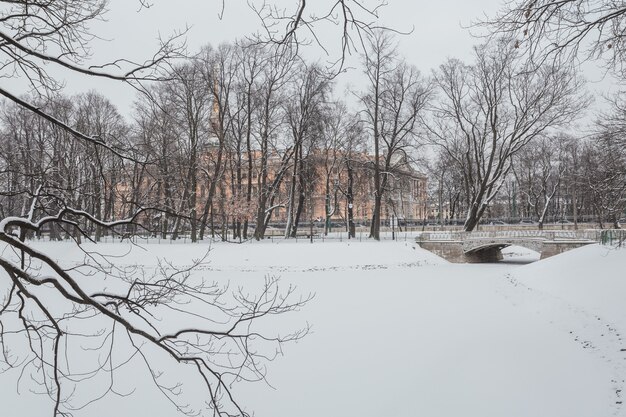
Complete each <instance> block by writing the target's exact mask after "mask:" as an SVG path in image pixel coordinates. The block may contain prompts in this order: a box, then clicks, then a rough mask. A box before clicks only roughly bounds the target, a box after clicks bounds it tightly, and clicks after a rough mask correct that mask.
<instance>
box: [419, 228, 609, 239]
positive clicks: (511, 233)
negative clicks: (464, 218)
mask: <svg viewBox="0 0 626 417" xmlns="http://www.w3.org/2000/svg"><path fill="white" fill-rule="evenodd" d="M481 238H484V239H488V238H489V239H509V238H511V239H524V238H541V239H543V240H562V239H564V240H593V241H599V240H600V233H599V232H598V231H597V230H504V231H488V232H483V231H473V232H456V231H441V232H423V233H422V234H421V235H420V236H418V238H417V240H418V241H424V240H431V241H448V240H454V241H463V240H467V239H481Z"/></svg>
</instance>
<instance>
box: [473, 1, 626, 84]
mask: <svg viewBox="0 0 626 417" xmlns="http://www.w3.org/2000/svg"><path fill="white" fill-rule="evenodd" d="M478 25H479V26H486V27H487V28H488V29H489V30H490V31H491V32H492V33H493V34H495V36H501V35H503V34H504V35H506V36H507V37H510V38H512V39H514V43H513V44H512V45H513V46H514V47H515V48H519V49H520V50H522V51H523V52H524V53H527V54H529V56H530V57H531V58H532V59H533V60H534V62H535V63H537V64H542V63H544V62H545V61H546V60H547V59H556V60H557V61H558V60H563V59H564V58H565V59H566V60H575V61H580V60H586V59H603V60H604V62H605V63H606V64H607V66H608V68H611V69H615V70H617V71H621V72H623V71H624V58H625V57H626V44H625V43H624V39H623V36H622V33H623V32H624V30H625V29H626V4H624V2H622V1H611V0H561V1H552V0H516V1H512V2H508V3H507V4H506V5H505V6H504V7H503V9H502V10H501V11H500V12H499V13H498V14H496V15H495V16H494V17H493V18H488V19H485V20H484V21H482V22H480V23H479V24H478Z"/></svg>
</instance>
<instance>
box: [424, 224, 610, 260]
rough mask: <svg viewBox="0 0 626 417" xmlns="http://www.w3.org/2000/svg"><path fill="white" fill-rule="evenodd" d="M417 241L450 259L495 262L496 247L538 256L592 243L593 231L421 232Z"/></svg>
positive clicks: (595, 238) (595, 235)
mask: <svg viewBox="0 0 626 417" xmlns="http://www.w3.org/2000/svg"><path fill="white" fill-rule="evenodd" d="M416 240H417V243H418V244H419V245H420V246H421V247H422V248H424V249H426V250H429V251H431V252H433V253H435V254H437V255H439V256H441V257H442V258H444V259H447V260H448V261H450V262H456V263H463V262H495V261H498V260H500V259H502V253H501V252H500V250H501V249H502V248H505V247H507V246H513V245H515V246H522V247H525V248H528V249H531V250H534V251H536V252H539V253H540V254H541V259H545V258H548V257H550V256H554V255H558V254H559V253H563V252H565V251H567V250H571V249H575V248H579V247H581V246H585V245H589V244H592V243H596V242H598V241H599V240H600V234H599V233H598V232H597V231H596V230H548V231H544V230H506V231H497V232H496V231H489V232H454V231H442V232H425V233H422V234H421V235H420V236H418V237H417V239H416Z"/></svg>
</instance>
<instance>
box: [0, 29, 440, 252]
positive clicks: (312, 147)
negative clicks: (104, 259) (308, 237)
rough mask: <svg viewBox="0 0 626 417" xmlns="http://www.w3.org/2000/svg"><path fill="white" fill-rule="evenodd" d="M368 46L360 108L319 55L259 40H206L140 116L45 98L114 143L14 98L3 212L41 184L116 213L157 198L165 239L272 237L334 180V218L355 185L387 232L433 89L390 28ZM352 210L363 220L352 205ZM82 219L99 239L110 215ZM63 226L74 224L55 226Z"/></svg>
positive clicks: (153, 216)
mask: <svg viewBox="0 0 626 417" xmlns="http://www.w3.org/2000/svg"><path fill="white" fill-rule="evenodd" d="M369 47H370V51H369V52H370V53H368V54H366V55H364V58H363V63H364V71H365V72H366V74H367V75H368V80H369V85H368V87H367V88H366V89H365V90H364V91H362V92H354V93H355V94H356V95H357V96H358V98H359V102H360V106H362V107H361V108H360V109H357V111H350V110H348V108H347V106H346V105H345V104H344V103H343V102H342V101H341V100H339V99H337V98H336V96H337V93H336V91H334V90H335V85H334V83H333V80H332V74H330V73H328V72H327V71H326V70H325V68H323V67H322V66H320V65H319V64H316V63H308V62H305V61H303V60H302V59H300V58H299V57H298V56H297V55H295V54H294V53H293V52H294V51H292V50H291V49H289V48H284V47H275V46H268V45H258V44H253V43H244V44H240V43H235V44H223V45H220V46H219V47H217V48H212V47H210V46H207V47H205V48H203V49H202V51H201V53H200V54H198V55H197V56H195V57H193V58H192V59H189V60H188V61H187V62H186V63H184V64H181V65H179V66H176V67H175V68H173V70H172V71H171V72H170V73H169V74H168V80H167V81H164V82H161V83H158V84H156V85H154V86H151V87H149V88H146V90H145V93H144V94H141V95H138V97H137V100H136V102H135V104H134V107H133V114H132V120H128V119H125V118H123V117H121V116H120V114H119V113H118V111H117V110H116V109H115V107H114V106H113V105H112V104H111V103H110V102H109V101H108V100H107V99H106V97H104V96H103V95H100V94H98V93H96V92H90V93H87V94H81V95H78V96H76V97H64V96H62V95H57V96H55V98H53V99H51V100H48V101H34V99H33V102H35V103H36V106H37V107H39V108H43V109H46V111H47V112H48V113H49V114H52V115H54V116H55V118H56V119H58V120H61V121H62V122H63V123H65V124H67V125H68V126H71V127H72V128H74V129H76V130H80V131H82V132H86V134H88V135H90V136H93V137H96V138H102V139H103V140H106V142H107V144H108V145H109V148H107V149H100V148H99V146H98V144H83V143H76V142H75V141H74V138H73V136H72V134H71V132H68V131H66V130H64V129H62V128H60V127H58V126H55V125H54V123H51V122H48V121H46V120H40V119H38V118H37V116H36V115H33V114H32V113H31V112H29V111H28V110H26V109H23V108H22V107H20V106H18V105H16V104H11V103H5V105H4V106H3V107H2V109H1V112H0V122H1V123H2V126H1V131H0V164H1V165H2V167H3V169H2V172H1V173H0V181H1V182H2V183H4V184H6V187H4V188H3V190H2V192H0V198H2V201H3V204H2V210H3V213H2V214H3V215H5V216H20V215H22V214H23V211H24V209H25V207H26V206H27V205H28V203H29V201H30V200H31V199H32V197H33V195H35V192H36V190H38V189H39V188H40V187H41V188H42V189H43V193H45V194H46V196H47V198H48V199H49V200H50V201H49V202H48V201H47V202H46V203H45V204H42V205H41V206H40V207H39V208H38V210H41V211H44V212H54V211H55V210H57V209H58V208H59V207H58V204H59V202H65V203H67V204H69V205H71V206H72V207H80V208H81V209H84V210H87V211H89V212H93V213H94V214H96V215H97V216H98V218H106V219H110V218H113V217H116V216H129V215H131V214H132V213H134V212H135V211H136V210H137V208H139V207H142V208H146V207H149V208H151V209H152V210H151V211H150V212H146V213H145V214H143V215H142V217H141V221H142V226H143V227H144V228H146V229H148V230H150V231H151V232H153V233H158V234H159V235H160V236H162V237H163V238H167V237H171V238H173V239H177V238H178V237H179V236H180V235H181V233H185V234H188V235H189V236H190V238H191V240H192V241H197V240H202V239H203V238H204V237H205V236H206V235H207V233H210V234H211V235H212V236H215V234H216V233H217V234H219V235H221V236H222V237H225V236H226V233H228V230H227V229H229V228H230V230H232V233H233V237H234V238H236V239H237V238H241V239H248V238H251V237H254V238H256V239H262V238H263V237H264V234H265V230H266V228H267V227H268V225H269V223H270V221H271V219H272V216H273V214H274V212H275V211H276V210H279V209H280V210H284V211H286V213H287V225H286V230H285V236H286V237H290V236H296V235H297V233H298V230H299V229H301V228H302V224H303V222H306V223H307V224H309V223H310V221H311V220H312V219H310V218H307V219H305V218H304V215H305V213H309V216H310V215H311V207H310V205H311V198H312V194H313V193H314V192H316V190H319V189H322V190H323V194H324V199H325V200H326V204H325V224H326V225H327V226H329V225H330V219H331V217H332V216H333V215H335V214H337V207H338V205H337V201H338V199H345V200H346V201H347V202H348V204H352V203H353V201H354V199H355V195H357V194H361V195H364V194H365V195H370V196H371V198H372V200H373V201H374V210H373V216H372V217H373V218H372V220H373V221H372V230H371V236H372V237H374V238H379V235H380V220H381V219H380V217H381V216H380V213H381V207H382V204H383V202H384V199H385V198H386V197H387V195H388V193H389V192H390V190H392V189H393V187H394V186H395V185H394V184H395V183H394V181H393V180H391V179H390V178H392V177H393V176H394V175H396V174H398V172H399V171H400V170H401V169H403V168H405V167H406V166H407V164H408V163H409V161H410V160H411V158H413V156H414V155H415V154H416V152H415V149H416V148H417V145H418V126H419V121H420V118H421V117H422V113H423V112H424V109H425V106H426V104H427V103H428V101H429V99H430V97H431V95H432V88H431V87H430V86H429V85H428V83H427V82H426V80H425V79H424V78H423V77H421V75H420V74H419V72H418V71H417V70H416V69H415V67H413V66H411V65H409V64H407V63H406V62H404V61H403V60H402V59H401V58H400V57H399V55H398V54H397V52H396V50H395V46H394V41H393V39H392V38H391V37H390V36H388V35H387V34H384V33H383V32H377V33H376V35H375V36H373V37H371V39H370V43H369ZM372 57H375V58H372ZM369 132H371V134H372V137H373V142H370V143H368V140H367V137H368V133H369ZM17 149H19V152H16V150H17ZM35 151H36V152H35ZM122 153H123V155H122ZM370 154H373V156H372V157H370V156H369V155H370ZM129 156H130V157H129ZM366 178H373V184H374V188H373V190H370V182H369V181H368V180H366ZM39 198H40V199H41V198H43V194H41V193H40V194H39ZM341 214H342V215H343V213H341ZM368 215H369V214H368ZM347 217H348V218H347V219H345V220H346V223H347V224H353V222H354V214H353V213H352V210H350V213H348V216H347ZM129 228H130V229H132V230H127V232H129V233H134V232H136V231H137V230H136V226H135V225H133V226H129ZM81 230H82V232H84V233H86V234H87V235H89V236H95V239H96V240H99V239H100V237H101V236H102V233H103V231H102V228H100V227H98V226H97V225H88V224H84V227H81ZM50 233H51V236H52V237H53V238H61V237H62V236H67V234H68V233H70V234H71V232H70V231H66V232H65V235H62V234H61V233H60V232H59V231H58V230H56V229H55V228H54V226H53V230H51V231H50ZM351 233H352V234H354V228H351ZM77 237H78V236H77Z"/></svg>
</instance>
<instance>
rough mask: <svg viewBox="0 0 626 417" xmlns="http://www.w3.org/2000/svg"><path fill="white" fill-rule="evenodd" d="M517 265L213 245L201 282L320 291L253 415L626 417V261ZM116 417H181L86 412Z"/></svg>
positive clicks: (251, 393) (399, 253)
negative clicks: (306, 328)
mask: <svg viewBox="0 0 626 417" xmlns="http://www.w3.org/2000/svg"><path fill="white" fill-rule="evenodd" d="M37 245H38V247H39V248H41V249H44V250H46V252H47V253H51V254H52V256H53V257H54V258H57V259H59V260H61V261H62V262H64V263H67V264H69V265H71V263H72V262H74V261H76V260H78V259H79V256H78V255H77V254H76V253H75V252H73V250H72V246H71V245H69V244H55V243H38V244H37ZM100 248H101V249H100V250H104V251H106V252H109V253H125V252H127V251H128V248H129V247H127V246H123V247H122V246H121V245H113V244H106V245H100ZM206 249H207V247H206V246H202V245H168V244H160V245H159V244H148V245H144V246H143V248H139V247H133V248H131V249H130V254H129V255H128V256H127V257H125V258H121V259H119V261H116V262H119V263H120V264H121V263H127V264H129V265H130V264H140V265H145V266H148V267H151V266H154V265H155V264H156V262H157V260H158V259H159V258H167V259H168V260H170V261H171V262H173V263H174V264H176V265H181V266H182V265H188V264H190V263H191V262H192V261H193V260H194V259H199V258H201V257H202V256H203V255H204V253H205V251H206ZM506 255H507V256H506V258H505V261H506V262H503V263H500V264H488V265H487V264H482V265H476V264H474V265H459V264H449V263H447V262H446V261H444V260H442V259H440V258H438V257H436V256H434V255H433V254H431V253H429V252H426V251H424V250H422V249H420V248H419V247H416V245H415V244H413V243H412V242H410V241H405V242H382V243H375V242H354V241H353V242H345V241H344V242H328V241H327V242H324V243H322V242H317V243H314V244H308V243H305V242H302V241H300V242H298V243H294V242H289V241H279V240H276V241H274V242H269V241H268V242H261V243H246V244H243V245H237V244H222V243H218V244H214V245H213V247H212V248H211V251H210V253H209V255H208V258H207V263H206V264H203V265H202V266H201V267H199V268H198V270H197V271H196V272H195V273H196V274H199V275H201V276H205V277H207V278H210V279H215V280H219V281H224V282H225V281H231V282H233V283H235V284H236V285H243V286H250V287H255V286H256V285H257V284H258V283H259V282H262V281H263V277H264V275H267V274H272V275H279V276H280V277H281V280H282V282H284V283H294V284H296V285H297V286H298V289H299V291H300V292H301V293H303V294H308V293H309V292H312V293H315V298H314V299H313V300H312V301H311V302H310V303H309V304H308V305H307V306H306V307H305V308H304V309H303V310H302V311H300V312H297V313H294V314H291V315H289V316H282V317H278V318H277V319H276V321H275V324H274V325H275V326H276V328H277V329H279V330H281V329H283V328H284V329H285V331H289V330H292V329H294V328H299V327H302V326H303V325H305V324H306V323H309V324H310V325H311V326H312V333H311V334H309V335H308V336H307V337H306V338H304V339H303V340H301V341H299V342H298V343H296V344H291V345H287V346H286V348H285V351H284V356H283V357H279V358H278V359H277V360H276V361H274V362H272V363H271V364H270V365H269V369H268V371H269V373H268V384H264V383H254V384H245V383H242V384H240V385H239V386H237V387H236V388H235V392H236V393H237V394H238V395H239V396H240V401H241V403H242V404H244V405H245V407H246V409H247V410H248V411H249V412H254V415H255V416H259V417H265V416H267V417H283V416H285V417H287V416H289V417H293V416H297V417H309V416H310V417H335V416H348V417H353V416H354V417H356V416H358V417H369V416H371V417H379V416H386V417H392V416H398V417H403V416H406V417H409V416H411V417H413V416H418V415H422V416H430V417H433V416H463V417H471V416H476V417H489V416H493V417H502V416H507V417H513V416H520V417H521V416H524V417H532V416H534V417H540V416H541V417H543V416H549V417H557V416H563V417H577V416H580V417H602V416H626V407H624V406H623V405H622V404H621V402H622V391H621V390H623V389H624V387H625V386H626V384H625V382H624V379H625V378H626V351H622V349H626V341H625V340H626V339H625V340H622V334H623V333H622V332H626V301H625V300H626V249H621V250H617V249H610V248H607V247H601V246H596V245H594V246H588V247H585V248H581V249H577V250H574V251H570V252H567V253H564V254H562V255H559V256H556V257H553V258H550V259H547V260H544V261H540V262H535V263H529V264H527V262H529V261H532V260H536V258H537V254H534V253H530V252H528V251H526V250H523V249H521V248H509V249H508V250H507V251H506ZM9 377H13V374H10V375H4V376H2V375H0V383H1V384H2V386H3V387H4V389H3V390H0V404H2V405H1V406H0V407H1V408H0V410H2V412H0V415H2V416H7V417H14V416H15V417H18V416H19V417H22V416H29V417H30V416H32V417H39V416H41V415H50V408H46V404H47V403H46V401H45V398H43V397H40V398H41V399H40V400H36V399H35V400H29V401H28V403H27V405H24V404H25V402H24V400H25V399H27V398H28V399H31V396H30V395H29V393H28V392H23V391H22V392H21V394H20V396H18V395H17V394H16V390H15V389H12V387H14V386H15V381H14V380H11V379H10V378H9ZM137 381H140V379H137ZM104 409H106V410H107V412H106V413H105V412H103V410H104ZM7 410H8V412H7ZM113 410H115V411H113ZM105 415H115V416H118V417H126V416H128V417H131V416H132V417H135V416H140V415H141V416H144V415H145V416H151V417H161V416H163V417H174V416H177V414H176V411H175V409H174V408H173V406H172V405H171V404H169V403H168V402H166V401H165V400H164V399H163V398H162V397H160V396H159V395H158V394H156V393H153V392H151V391H150V389H149V388H147V387H140V388H139V389H138V390H137V391H136V392H135V393H134V394H133V395H131V396H128V397H122V398H117V397H115V398H112V399H111V400H108V401H106V400H105V402H104V403H103V402H100V403H95V404H94V405H93V406H89V407H87V408H85V409H84V410H81V411H78V412H76V413H75V416H77V417H81V416H90V417H91V416H94V417H98V416H105Z"/></svg>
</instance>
